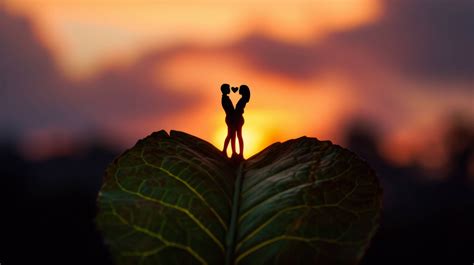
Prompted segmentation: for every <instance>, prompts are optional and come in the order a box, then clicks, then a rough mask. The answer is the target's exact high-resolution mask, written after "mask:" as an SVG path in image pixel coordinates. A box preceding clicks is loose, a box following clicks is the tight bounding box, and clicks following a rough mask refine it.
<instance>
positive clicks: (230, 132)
mask: <svg viewBox="0 0 474 265" xmlns="http://www.w3.org/2000/svg"><path fill="white" fill-rule="evenodd" d="M236 135H237V138H238V140H239V147H240V148H239V149H240V152H239V154H238V155H239V156H243V154H244V139H243V138H242V127H240V128H238V129H237V130H233V129H231V128H230V127H228V128H227V137H226V138H225V141H224V150H222V152H223V153H225V154H226V155H227V147H228V146H229V142H230V144H231V147H232V155H234V154H237V153H236V151H235V136H236Z"/></svg>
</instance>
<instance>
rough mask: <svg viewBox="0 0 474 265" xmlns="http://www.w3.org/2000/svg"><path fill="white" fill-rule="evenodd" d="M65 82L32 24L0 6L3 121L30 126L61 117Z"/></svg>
mask: <svg viewBox="0 0 474 265" xmlns="http://www.w3.org/2000/svg"><path fill="white" fill-rule="evenodd" d="M62 85H64V80H63V78H62V77H61V75H60V73H59V71H58V69H57V67H56V64H55V62H54V59H53V57H52V56H51V54H50V53H49V51H48V50H47V49H46V48H45V47H44V46H43V45H42V43H41V42H40V41H39V39H38V37H37V36H36V35H35V32H34V28H33V27H32V25H31V23H29V21H28V20H26V19H24V18H22V17H17V16H12V15H10V14H7V13H6V12H5V11H4V10H2V9H1V8H0V106H1V108H2V111H1V112H0V120H1V121H2V122H0V124H3V125H6V126H18V127H29V126H36V125H39V124H41V123H42V122H45V121H46V122H47V121H50V120H53V119H60V118H61V117H60V116H61V111H59V109H58V107H60V106H61V105H62V104H61V99H60V98H59V95H57V88H58V87H61V86H62ZM45 113H48V114H46V115H44V114H45ZM33 116H34V117H35V118H33ZM53 116H54V117H53ZM0 126H1V125H0Z"/></svg>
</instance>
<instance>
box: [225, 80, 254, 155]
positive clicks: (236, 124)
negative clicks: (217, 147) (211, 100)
mask: <svg viewBox="0 0 474 265" xmlns="http://www.w3.org/2000/svg"><path fill="white" fill-rule="evenodd" d="M230 90H231V87H230V86H229V84H222V86H221V91H222V107H223V108H224V111H225V123H226V124H227V137H226V138H225V141H224V149H223V150H222V152H223V153H224V154H225V155H226V156H227V146H228V145H229V142H231V146H232V156H231V157H236V156H237V157H239V158H241V159H243V156H244V155H243V154H244V140H243V138H242V126H243V125H244V116H243V114H244V108H245V105H247V103H248V102H249V100H250V89H249V87H248V86H246V85H241V86H240V88H237V87H232V91H233V92H234V93H235V92H237V90H239V94H240V95H242V97H241V98H240V99H239V101H238V102H237V105H236V106H235V109H234V105H233V104H232V101H231V100H230V98H229V94H230ZM236 134H237V138H238V139H239V147H240V152H239V153H238V154H237V153H236V151H235V136H236Z"/></svg>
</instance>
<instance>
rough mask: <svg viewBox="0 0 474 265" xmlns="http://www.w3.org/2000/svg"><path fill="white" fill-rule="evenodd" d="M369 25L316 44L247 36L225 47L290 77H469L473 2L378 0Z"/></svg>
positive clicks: (473, 55) (473, 65) (473, 75)
mask: <svg viewBox="0 0 474 265" xmlns="http://www.w3.org/2000/svg"><path fill="white" fill-rule="evenodd" d="M382 5H383V6H384V9H383V12H382V16H381V17H380V18H379V19H377V20H376V21H374V22H371V23H369V24H365V25H362V26H359V27H356V28H352V29H349V30H346V31H341V32H335V33H332V34H330V35H328V36H327V38H326V39H324V40H322V41H317V40H314V41H309V42H307V43H303V44H294V43H286V42H282V41H279V40H275V39H272V38H269V37H266V36H265V35H263V34H252V35H251V36H249V37H247V38H245V39H243V40H241V41H240V42H238V43H237V44H235V45H233V46H232V47H231V49H232V51H233V52H236V53H241V54H242V55H244V56H246V57H248V58H249V60H250V61H251V63H252V65H253V66H254V67H255V68H258V69H260V70H263V71H271V72H275V73H277V74H284V75H288V76H291V77H295V78H308V77H312V76H314V75H317V74H318V73H319V71H320V70H321V69H328V68H333V69H339V70H343V71H345V72H346V73H350V74H355V75H357V74H359V73H360V72H361V71H366V72H367V71H371V70H373V69H374V68H376V69H384V68H386V69H387V70H388V71H393V72H398V73H399V74H403V75H406V76H413V77H415V78H423V79H434V80H454V81H466V80H473V79H474V31H473V30H474V1H471V0H453V1H448V0H383V1H382Z"/></svg>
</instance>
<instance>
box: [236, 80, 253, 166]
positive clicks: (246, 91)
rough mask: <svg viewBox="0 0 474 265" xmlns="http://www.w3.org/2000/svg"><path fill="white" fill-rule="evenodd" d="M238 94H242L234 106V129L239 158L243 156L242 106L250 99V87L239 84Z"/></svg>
mask: <svg viewBox="0 0 474 265" xmlns="http://www.w3.org/2000/svg"><path fill="white" fill-rule="evenodd" d="M239 94H240V95H242V97H241V98H240V99H239V102H237V106H235V110H234V119H235V131H236V133H237V138H238V139H239V147H240V152H239V154H238V156H239V157H240V158H243V156H244V139H243V138H242V126H243V125H244V122H245V120H244V116H243V114H244V108H245V105H247V103H248V102H249V100H250V89H249V87H248V86H246V85H241V86H240V88H239Z"/></svg>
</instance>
